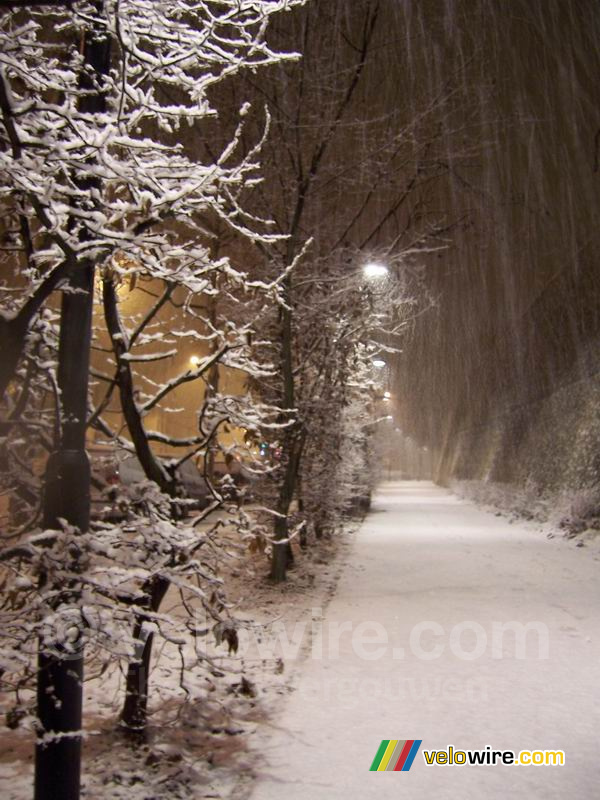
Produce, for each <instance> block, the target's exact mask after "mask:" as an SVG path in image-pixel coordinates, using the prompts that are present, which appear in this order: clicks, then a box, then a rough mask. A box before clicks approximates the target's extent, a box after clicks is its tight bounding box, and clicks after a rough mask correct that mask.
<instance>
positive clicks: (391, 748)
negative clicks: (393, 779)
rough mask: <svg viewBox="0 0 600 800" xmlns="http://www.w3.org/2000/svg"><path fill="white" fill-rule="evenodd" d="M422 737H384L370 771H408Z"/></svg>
mask: <svg viewBox="0 0 600 800" xmlns="http://www.w3.org/2000/svg"><path fill="white" fill-rule="evenodd" d="M422 741H423V740H422V739H383V740H382V742H381V744H380V745H379V747H378V749H377V754H376V755H375V758H374V759H373V763H372V764H371V769H370V772H408V771H409V769H410V768H411V767H412V763H413V761H414V760H415V756H416V755H417V753H418V751H419V747H420V746H421V742H422Z"/></svg>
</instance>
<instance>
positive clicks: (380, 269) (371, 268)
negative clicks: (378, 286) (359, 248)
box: [363, 261, 388, 278]
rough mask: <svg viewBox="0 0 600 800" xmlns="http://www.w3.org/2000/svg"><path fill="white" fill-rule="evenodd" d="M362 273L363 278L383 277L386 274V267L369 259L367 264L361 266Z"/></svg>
mask: <svg viewBox="0 0 600 800" xmlns="http://www.w3.org/2000/svg"><path fill="white" fill-rule="evenodd" d="M363 273H364V276H365V278H385V276H386V275H387V274H388V268H387V267H386V266H385V264H378V263H377V262H375V261H371V262H369V263H368V264H365V266H364V267H363Z"/></svg>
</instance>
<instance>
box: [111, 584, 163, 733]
mask: <svg viewBox="0 0 600 800" xmlns="http://www.w3.org/2000/svg"><path fill="white" fill-rule="evenodd" d="M168 589H169V581H167V580H164V579H161V578H158V579H156V580H155V581H154V583H153V585H152V586H151V587H149V608H150V610H151V611H158V609H159V608H160V604H161V603H162V601H163V599H164V597H165V595H166V593H167V591H168ZM146 621H148V618H147V617H146V616H145V615H143V614H140V615H139V616H138V617H137V619H136V621H135V626H134V629H133V635H134V637H135V638H136V639H137V640H138V641H139V648H140V653H139V659H138V660H136V661H132V662H131V663H130V664H129V666H128V668H127V680H126V685H125V703H124V704H123V710H122V712H121V725H122V727H123V729H124V730H125V732H126V733H127V734H128V735H129V736H130V737H131V738H132V739H134V740H138V741H143V740H144V739H145V734H146V723H147V720H148V692H149V681H150V661H151V658H152V642H153V638H154V637H153V634H151V633H150V634H149V635H147V636H146V637H144V635H143V631H144V622H146Z"/></svg>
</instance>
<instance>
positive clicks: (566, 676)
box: [252, 483, 600, 800]
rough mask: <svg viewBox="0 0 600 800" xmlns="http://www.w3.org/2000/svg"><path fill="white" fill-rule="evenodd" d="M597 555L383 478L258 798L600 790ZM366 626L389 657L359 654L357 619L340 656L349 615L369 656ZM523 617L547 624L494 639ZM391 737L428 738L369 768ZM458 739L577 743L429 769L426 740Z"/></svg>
mask: <svg viewBox="0 0 600 800" xmlns="http://www.w3.org/2000/svg"><path fill="white" fill-rule="evenodd" d="M599 561H600V550H599V548H598V545H597V544H594V543H593V542H588V543H587V545H586V546H585V547H577V545H576V543H575V542H569V541H567V540H565V539H562V538H554V539H548V538H546V536H545V535H544V533H543V532H540V531H539V530H536V529H535V527H534V526H533V525H532V524H531V523H518V524H511V523H510V522H509V521H508V520H507V519H505V518H503V517H499V516H495V515H493V514H491V513H489V512H485V511H482V510H480V509H478V508H476V507H475V506H473V505H472V504H470V503H468V502H466V501H464V500H460V499H458V498H456V497H455V496H453V495H452V494H450V493H449V492H447V491H445V490H443V489H440V488H438V487H435V486H433V485H432V484H428V483H394V484H391V483H390V484H385V485H384V486H383V487H382V488H381V490H380V491H379V493H378V495H377V497H376V498H375V502H374V505H373V509H372V511H371V513H370V514H369V515H368V516H367V518H366V520H365V522H364V524H363V526H362V528H361V530H360V532H359V534H358V536H357V539H356V541H355V543H354V546H353V550H352V553H351V556H350V558H349V561H348V564H347V566H346V568H345V570H344V573H343V575H342V578H341V580H340V584H339V587H338V591H337V593H336V595H335V597H334V599H333V600H332V602H331V604H330V605H329V606H328V608H327V609H326V611H325V613H324V618H323V627H322V630H323V634H324V640H325V644H324V657H323V658H322V659H319V658H313V657H311V656H310V655H309V657H308V658H307V659H306V660H305V662H304V663H303V665H302V666H301V668H300V669H299V670H298V674H297V678H296V687H295V691H294V692H293V693H292V694H291V695H290V696H289V698H288V699H287V700H286V701H284V705H283V707H282V710H281V713H280V716H279V717H278V718H277V717H276V718H275V719H274V720H272V724H271V725H270V726H269V727H268V728H267V727H263V728H262V730H259V732H258V733H257V734H256V735H255V736H254V737H253V743H252V746H253V748H254V751H255V753H256V756H257V760H258V766H257V772H258V779H257V783H256V784H255V789H254V793H253V794H252V798H253V800H271V798H272V799H273V800H280V798H282V797H284V798H285V800H300V799H302V800H306V798H311V800H337V798H340V800H341V798H344V799H345V800H347V798H356V799H357V800H358V798H361V800H362V798H378V800H382V799H383V800H385V798H394V800H397V798H402V797H406V798H408V797H410V798H436V800H439V799H441V798H453V800H454V799H455V798H461V800H467V799H468V798H476V800H480V798H482V797H484V798H486V800H490V799H491V798H502V799H504V798H507V797H513V798H528V799H530V798H543V800H553V798H557V800H558V798H561V800H562V798H565V797H577V798H593V797H598V796H599V791H600V790H599V789H598V787H599V786H600V759H599V758H598V733H597V732H598V730H599V729H600V718H599V717H600V714H599V686H598V684H599V677H600V676H599V669H598V668H599V664H600V636H599V634H600V618H599V617H600V615H599V614H598V611H599V603H598V597H599V593H600V582H599V580H598V566H599V564H598V562H599ZM368 621H374V622H377V623H379V624H380V625H381V626H383V628H384V629H385V631H386V632H387V635H388V637H389V645H388V646H387V647H384V646H383V645H381V644H371V645H366V644H364V642H365V641H366V636H367V635H368V634H369V633H370V634H371V635H373V634H378V635H379V636H383V634H382V629H381V628H379V629H378V630H371V631H368V630H367V627H366V626H365V627H364V628H363V629H359V632H358V633H362V634H364V635H365V638H364V639H363V640H362V642H363V645H364V646H363V652H366V653H369V652H371V654H373V653H375V654H376V655H380V657H378V658H374V659H373V660H365V659H364V658H360V657H359V656H358V655H357V653H356V652H355V649H353V639H352V634H351V633H350V632H349V626H348V625H346V631H345V632H344V633H342V634H341V635H340V637H339V658H336V657H335V653H330V655H329V656H328V652H327V651H328V647H327V640H328V636H329V634H330V632H331V631H332V629H334V626H335V625H336V623H337V624H342V623H351V624H352V630H353V631H355V634H354V648H356V650H357V651H358V653H361V641H360V640H357V634H356V628H357V626H358V625H359V624H360V623H362V622H368ZM425 622H430V623H432V625H431V626H429V628H426V626H425V627H423V633H422V635H421V636H420V638H419V641H418V642H417V633H418V631H419V629H418V628H417V627H416V626H418V625H419V623H425ZM511 622H512V623H521V624H523V625H527V624H528V623H534V626H530V627H531V630H530V631H529V633H528V634H527V637H528V638H527V647H526V650H525V651H523V652H521V651H519V648H518V647H517V645H516V640H515V637H514V636H511V634H506V636H505V637H504V639H503V640H502V642H501V643H500V645H499V644H498V641H497V640H496V642H495V643H494V629H495V628H496V630H497V629H498V625H500V624H506V623H511ZM461 623H470V624H468V625H466V626H463V627H464V628H465V630H463V632H462V634H461V635H460V637H459V634H460V631H461V628H457V627H456V626H458V625H460V624H461ZM437 626H441V628H440V627H437ZM478 626H481V627H478ZM411 631H412V634H413V645H412V647H411V643H410V634H411ZM546 634H547V640H546V638H545V637H546ZM334 638H335V637H334ZM380 641H381V640H380ZM419 645H420V647H421V649H422V653H421V655H422V654H423V653H425V654H428V653H429V654H430V655H431V654H433V655H434V656H435V655H437V654H438V652H439V649H440V648H441V647H442V646H443V653H442V654H441V655H440V656H439V657H434V658H429V659H424V658H422V657H418V654H419V649H418V646H419ZM546 645H547V649H546ZM400 648H403V649H404V656H403V657H400V656H401V655H402V653H401V650H400ZM436 648H437V650H436ZM331 649H333V650H334V649H335V648H331ZM318 650H319V647H318V646H316V647H315V652H316V653H317V654H318ZM521 650H522V648H521ZM383 651H385V652H383ZM469 655H475V656H476V657H474V658H465V657H464V656H469ZM498 655H500V656H501V657H498ZM518 655H520V656H522V657H521V658H519V657H517V656H518ZM382 739H422V740H423V744H422V745H421V750H420V751H419V753H418V754H417V757H416V759H415V761H414V763H413V766H412V768H411V770H410V771H409V772H402V773H389V774H387V773H386V774H385V775H384V774H381V775H379V773H377V772H370V771H369V767H370V765H371V762H372V760H373V758H374V757H375V754H376V751H377V748H378V746H379V743H380V741H381V740H382ZM449 744H452V745H454V747H455V749H463V750H464V749H467V748H472V749H484V748H485V747H486V745H491V746H492V748H493V749H498V750H507V749H510V750H514V751H515V752H518V751H520V750H522V749H528V750H536V749H543V750H545V749H552V750H564V752H565V762H566V763H565V765H564V766H563V767H558V766H555V767H553V766H530V767H525V766H509V765H497V766H466V765H465V766H426V764H425V762H424V759H423V755H422V753H423V750H424V749H427V750H432V749H446V747H447V745H449Z"/></svg>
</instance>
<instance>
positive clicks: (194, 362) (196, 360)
mask: <svg viewBox="0 0 600 800" xmlns="http://www.w3.org/2000/svg"><path fill="white" fill-rule="evenodd" d="M199 363H200V356H192V357H191V358H190V364H191V365H192V367H197V366H198V364H199Z"/></svg>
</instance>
